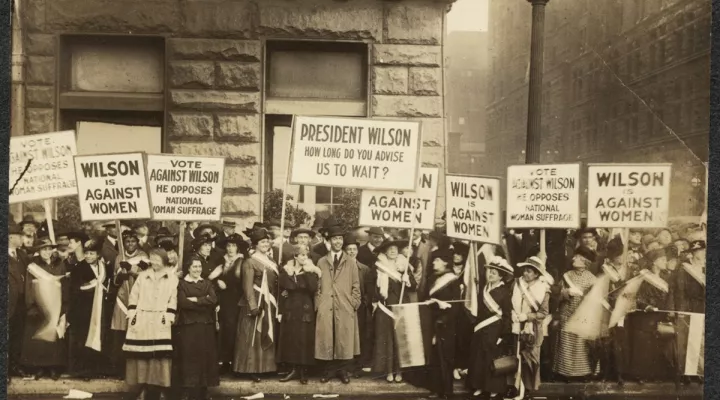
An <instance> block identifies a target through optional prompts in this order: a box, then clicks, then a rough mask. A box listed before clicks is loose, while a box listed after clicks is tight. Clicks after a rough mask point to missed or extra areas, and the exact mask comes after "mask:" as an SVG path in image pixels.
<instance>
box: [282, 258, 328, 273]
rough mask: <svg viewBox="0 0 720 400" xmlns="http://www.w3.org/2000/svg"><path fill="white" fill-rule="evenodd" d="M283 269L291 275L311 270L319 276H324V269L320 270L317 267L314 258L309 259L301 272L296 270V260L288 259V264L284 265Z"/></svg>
mask: <svg viewBox="0 0 720 400" xmlns="http://www.w3.org/2000/svg"><path fill="white" fill-rule="evenodd" d="M283 270H285V272H286V273H287V274H288V275H290V276H293V275H296V274H297V275H300V274H302V273H304V272H311V273H313V274H315V275H317V276H318V278H319V277H322V271H321V270H320V268H318V267H316V266H315V265H314V264H313V262H312V260H310V259H308V260H307V264H305V266H304V267H303V268H302V269H301V270H300V271H299V272H296V270H295V260H290V261H288V262H287V264H285V266H283Z"/></svg>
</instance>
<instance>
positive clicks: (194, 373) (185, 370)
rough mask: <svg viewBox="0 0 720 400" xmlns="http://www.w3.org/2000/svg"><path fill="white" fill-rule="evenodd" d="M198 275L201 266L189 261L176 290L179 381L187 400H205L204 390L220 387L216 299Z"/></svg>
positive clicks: (211, 285) (194, 260) (211, 287)
mask: <svg viewBox="0 0 720 400" xmlns="http://www.w3.org/2000/svg"><path fill="white" fill-rule="evenodd" d="M201 274H202V263H201V261H200V260H199V259H198V258H197V257H193V258H192V259H191V260H190V265H189V267H188V273H187V275H185V277H184V278H183V279H182V280H181V281H180V285H179V286H178V313H179V315H178V330H177V336H178V340H177V342H178V346H179V352H178V353H179V355H180V375H181V378H180V380H181V382H182V386H183V387H184V388H185V389H187V390H188V391H189V392H190V393H189V394H190V399H191V400H205V398H206V395H207V388H208V387H210V386H218V385H219V384H220V377H219V374H218V357H217V344H216V342H215V307H216V305H217V296H215V289H214V288H213V284H212V283H211V282H210V281H208V280H206V279H203V278H202V277H201V276H200V275H201Z"/></svg>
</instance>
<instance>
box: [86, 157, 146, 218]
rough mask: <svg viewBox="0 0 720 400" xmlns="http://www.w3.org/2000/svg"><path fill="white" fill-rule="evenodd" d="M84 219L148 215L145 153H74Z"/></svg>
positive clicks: (141, 216)
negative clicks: (83, 154) (86, 154)
mask: <svg viewBox="0 0 720 400" xmlns="http://www.w3.org/2000/svg"><path fill="white" fill-rule="evenodd" d="M75 173H76V176H77V185H78V198H79V200H80V216H81V218H82V220H83V221H103V220H112V219H150V218H152V214H151V211H150V197H149V195H148V189H147V178H146V175H145V154H144V153H118V154H102V155H91V156H75Z"/></svg>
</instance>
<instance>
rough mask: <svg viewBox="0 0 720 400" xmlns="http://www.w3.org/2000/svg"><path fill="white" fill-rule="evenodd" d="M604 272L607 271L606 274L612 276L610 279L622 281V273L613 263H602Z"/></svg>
mask: <svg viewBox="0 0 720 400" xmlns="http://www.w3.org/2000/svg"><path fill="white" fill-rule="evenodd" d="M602 269H603V272H605V275H607V276H608V277H610V280H612V281H613V282H620V279H621V278H620V273H619V272H618V271H617V270H616V269H615V267H613V266H612V265H608V264H603V265H602Z"/></svg>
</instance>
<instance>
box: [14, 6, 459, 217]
mask: <svg viewBox="0 0 720 400" xmlns="http://www.w3.org/2000/svg"><path fill="white" fill-rule="evenodd" d="M453 2H454V0H442V1H437V0H435V1H424V0H404V1H383V0H351V1H339V0H302V1H285V0H262V1H260V0H198V1H181V0H157V1H141V0H130V1H114V0H16V2H15V3H16V6H17V8H18V11H19V14H18V15H19V16H20V17H19V19H16V20H15V21H14V23H13V25H14V28H15V36H16V38H15V42H16V47H15V51H14V61H15V63H14V67H15V69H14V72H16V74H15V75H14V78H15V79H14V92H15V94H16V95H15V98H14V111H13V114H14V118H15V124H14V125H13V132H12V134H13V135H25V134H35V133H44V132H52V131H56V130H65V129H76V130H77V138H78V151H79V153H81V154H88V153H108V152H123V151H147V152H168V153H177V154H188V155H205V156H223V157H225V158H226V165H227V167H226V173H225V191H224V198H223V213H224V214H225V215H227V216H229V217H234V218H236V219H238V220H239V221H248V220H252V219H258V218H259V216H260V215H262V199H263V193H266V192H267V191H269V190H271V189H273V188H282V187H283V186H284V182H285V179H286V170H287V164H288V158H289V157H288V152H289V143H290V123H291V117H292V115H324V116H338V117H340V116H342V117H360V118H368V117H376V118H385V119H399V120H406V119H413V120H419V121H421V122H422V131H423V137H424V140H423V147H422V160H423V165H424V166H433V167H438V168H440V169H441V171H443V170H444V165H443V164H444V144H445V130H444V124H443V115H444V109H443V108H444V105H443V86H444V82H443V74H442V71H443V43H444V36H445V19H446V13H447V11H448V10H449V7H450V6H451V4H452V3H453ZM440 187H441V188H442V187H443V185H440ZM290 191H291V192H292V193H294V194H295V199H296V200H299V203H300V204H299V205H300V206H301V207H304V208H306V209H307V210H308V211H310V212H311V213H313V212H323V211H328V210H329V209H330V208H331V207H332V205H333V200H334V199H335V198H336V197H337V194H338V191H337V190H335V189H332V188H322V187H291V190H290ZM440 194H441V195H442V189H441V193H440ZM438 205H440V207H439V208H443V207H444V201H442V200H441V201H439V202H438ZM16 212H17V211H16ZM20 212H22V211H20ZM438 213H439V214H441V213H442V209H439V210H438ZM15 217H16V218H19V217H20V215H17V214H16V215H15Z"/></svg>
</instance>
